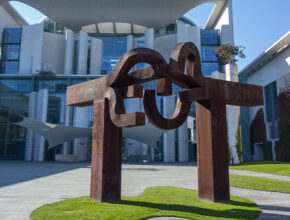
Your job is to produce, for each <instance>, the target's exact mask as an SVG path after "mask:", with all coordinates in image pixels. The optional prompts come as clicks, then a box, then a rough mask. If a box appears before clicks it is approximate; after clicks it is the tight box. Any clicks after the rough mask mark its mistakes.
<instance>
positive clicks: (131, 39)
mask: <svg viewBox="0 0 290 220" xmlns="http://www.w3.org/2000/svg"><path fill="white" fill-rule="evenodd" d="M135 47H136V46H135V40H134V37H133V35H128V36H127V51H129V50H132V49H134V48H135Z"/></svg>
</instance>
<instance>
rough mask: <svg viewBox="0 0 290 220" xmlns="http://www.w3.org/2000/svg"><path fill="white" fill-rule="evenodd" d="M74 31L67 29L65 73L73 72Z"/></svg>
mask: <svg viewBox="0 0 290 220" xmlns="http://www.w3.org/2000/svg"><path fill="white" fill-rule="evenodd" d="M74 44H75V39H74V32H73V31H72V30H69V29H67V30H66V32H65V61H64V74H65V75H71V74H73V58H74Z"/></svg>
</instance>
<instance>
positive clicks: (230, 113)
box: [225, 64, 240, 163]
mask: <svg viewBox="0 0 290 220" xmlns="http://www.w3.org/2000/svg"><path fill="white" fill-rule="evenodd" d="M225 70H226V74H225V75H226V80H227V81H233V82H238V67H237V65H236V64H227V65H226V66H225ZM239 117H240V107H239V106H232V105H227V123H228V143H229V148H230V151H231V154H232V156H233V158H234V163H239V162H240V160H239V157H238V153H237V148H236V143H237V138H236V135H237V130H238V123H239Z"/></svg>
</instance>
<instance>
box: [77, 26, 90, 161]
mask: <svg viewBox="0 0 290 220" xmlns="http://www.w3.org/2000/svg"><path fill="white" fill-rule="evenodd" d="M87 59H88V34H87V33H86V32H85V31H83V30H81V31H80V33H79V54H78V70H77V74H78V75H86V74H87ZM88 121H89V107H75V108H74V122H73V124H74V126H75V127H84V128H86V127H88ZM87 149H88V138H87V137H84V138H77V139H75V140H74V147H73V150H74V152H73V153H74V155H75V156H76V158H78V160H79V161H86V160H87Z"/></svg>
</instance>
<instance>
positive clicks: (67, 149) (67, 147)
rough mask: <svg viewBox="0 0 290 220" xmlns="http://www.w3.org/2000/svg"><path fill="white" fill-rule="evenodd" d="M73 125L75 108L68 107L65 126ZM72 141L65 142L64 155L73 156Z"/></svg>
mask: <svg viewBox="0 0 290 220" xmlns="http://www.w3.org/2000/svg"><path fill="white" fill-rule="evenodd" d="M72 123H73V107H72V106H66V107H65V119H64V124H65V126H72ZM71 153H72V152H71V141H68V142H65V143H64V144H63V154H65V155H68V154H71Z"/></svg>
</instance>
